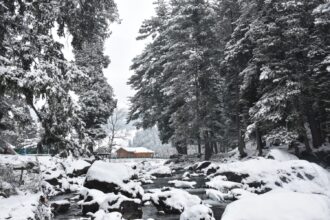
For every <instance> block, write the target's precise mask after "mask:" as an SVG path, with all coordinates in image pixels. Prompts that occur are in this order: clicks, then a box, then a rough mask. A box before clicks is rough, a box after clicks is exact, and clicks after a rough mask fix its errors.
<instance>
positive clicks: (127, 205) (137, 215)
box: [108, 200, 143, 219]
mask: <svg viewBox="0 0 330 220" xmlns="http://www.w3.org/2000/svg"><path fill="white" fill-rule="evenodd" d="M108 211H109V212H120V213H122V215H123V218H125V219H141V218H142V215H143V212H142V205H141V203H137V202H135V201H133V200H126V201H123V202H121V203H120V207H119V209H116V208H109V209H108Z"/></svg>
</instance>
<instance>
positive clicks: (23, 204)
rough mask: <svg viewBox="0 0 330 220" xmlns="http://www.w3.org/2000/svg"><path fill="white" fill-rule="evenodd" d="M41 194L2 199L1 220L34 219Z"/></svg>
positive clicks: (0, 200)
mask: <svg viewBox="0 0 330 220" xmlns="http://www.w3.org/2000/svg"><path fill="white" fill-rule="evenodd" d="M39 196H40V194H21V195H15V196H11V197H9V198H0V219H15V220H26V219H28V218H31V219H34V217H35V212H36V207H37V204H38V200H39Z"/></svg>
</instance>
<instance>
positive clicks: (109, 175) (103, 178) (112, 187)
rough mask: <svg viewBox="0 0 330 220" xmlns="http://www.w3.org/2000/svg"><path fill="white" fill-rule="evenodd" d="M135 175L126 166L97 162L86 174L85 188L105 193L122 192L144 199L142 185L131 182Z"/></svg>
mask: <svg viewBox="0 0 330 220" xmlns="http://www.w3.org/2000/svg"><path fill="white" fill-rule="evenodd" d="M135 175H136V173H135V172H134V170H133V169H132V168H131V167H130V166H127V165H125V164H119V163H106V162H103V161H96V162H95V163H94V164H93V165H92V166H91V167H90V168H89V170H88V172H87V174H86V179H85V183H84V187H87V188H89V189H98V190H100V191H102V192H104V193H118V192H121V193H123V194H125V195H127V196H131V197H142V194H143V189H142V187H141V186H140V184H139V183H136V182H130V180H131V179H132V178H133V177H134V176H135Z"/></svg>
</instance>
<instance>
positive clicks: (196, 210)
mask: <svg viewBox="0 0 330 220" xmlns="http://www.w3.org/2000/svg"><path fill="white" fill-rule="evenodd" d="M180 220H215V218H214V217H213V211H212V209H210V208H209V207H207V206H206V205H194V206H192V207H189V208H188V209H186V210H184V212H183V213H182V214H181V215H180Z"/></svg>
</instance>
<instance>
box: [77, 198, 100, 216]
mask: <svg viewBox="0 0 330 220" xmlns="http://www.w3.org/2000/svg"><path fill="white" fill-rule="evenodd" d="M81 207H82V213H83V215H86V214H87V213H89V212H91V213H95V212H97V211H98V210H99V208H100V205H99V204H98V203H97V202H95V201H94V202H91V203H84V204H82V206H81Z"/></svg>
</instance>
